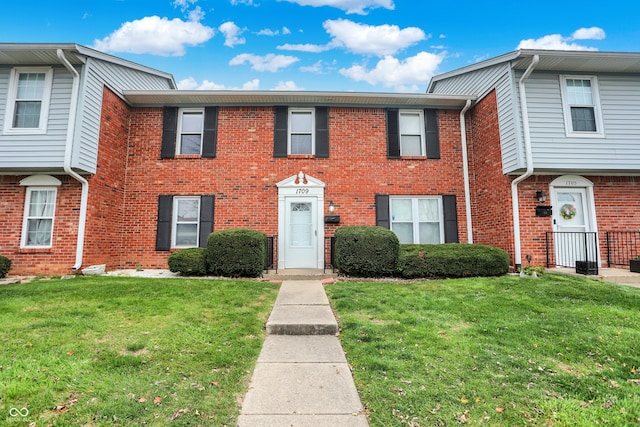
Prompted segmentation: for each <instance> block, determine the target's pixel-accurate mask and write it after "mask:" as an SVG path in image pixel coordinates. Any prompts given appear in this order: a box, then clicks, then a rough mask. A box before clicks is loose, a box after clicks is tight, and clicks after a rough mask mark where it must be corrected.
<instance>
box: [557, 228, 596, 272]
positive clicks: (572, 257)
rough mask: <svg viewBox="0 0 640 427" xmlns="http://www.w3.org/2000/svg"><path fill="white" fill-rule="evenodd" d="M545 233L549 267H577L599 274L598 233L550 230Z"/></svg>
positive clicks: (577, 268)
mask: <svg viewBox="0 0 640 427" xmlns="http://www.w3.org/2000/svg"><path fill="white" fill-rule="evenodd" d="M545 235H546V236H545V243H546V252H547V267H570V268H574V267H575V268H576V271H578V270H585V271H588V273H586V272H585V274H597V269H598V233H595V232H577V231H575V232H574V231H549V232H547V233H545ZM578 272H583V271H578Z"/></svg>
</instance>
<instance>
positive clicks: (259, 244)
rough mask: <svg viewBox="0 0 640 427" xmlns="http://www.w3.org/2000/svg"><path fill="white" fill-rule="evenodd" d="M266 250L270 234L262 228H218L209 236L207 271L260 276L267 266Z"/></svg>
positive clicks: (217, 274) (218, 274)
mask: <svg viewBox="0 0 640 427" xmlns="http://www.w3.org/2000/svg"><path fill="white" fill-rule="evenodd" d="M266 253H267V235H266V234H264V233H263V232H261V231H256V230H250V229H246V228H234V229H229V230H220V231H216V232H213V233H211V234H210V235H209V239H208V240H207V251H206V255H205V260H206V263H207V271H208V272H209V273H211V274H213V275H216V276H225V277H259V276H261V275H262V272H263V271H264V268H265V260H266Z"/></svg>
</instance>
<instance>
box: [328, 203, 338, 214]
mask: <svg viewBox="0 0 640 427" xmlns="http://www.w3.org/2000/svg"><path fill="white" fill-rule="evenodd" d="M335 210H336V207H335V206H334V205H333V200H329V212H331V213H333V212H335Z"/></svg>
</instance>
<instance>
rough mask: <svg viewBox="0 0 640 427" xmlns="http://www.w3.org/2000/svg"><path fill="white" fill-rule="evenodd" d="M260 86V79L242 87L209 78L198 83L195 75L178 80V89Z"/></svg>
mask: <svg viewBox="0 0 640 427" xmlns="http://www.w3.org/2000/svg"><path fill="white" fill-rule="evenodd" d="M259 87H260V80H259V79H253V80H250V81H248V82H246V83H244V84H243V85H242V86H241V87H227V86H225V85H222V84H218V83H215V82H210V81H209V80H203V81H202V83H198V82H197V81H196V79H194V78H193V77H187V78H186V79H184V80H180V81H179V82H178V89H180V90H257V89H258V88H259Z"/></svg>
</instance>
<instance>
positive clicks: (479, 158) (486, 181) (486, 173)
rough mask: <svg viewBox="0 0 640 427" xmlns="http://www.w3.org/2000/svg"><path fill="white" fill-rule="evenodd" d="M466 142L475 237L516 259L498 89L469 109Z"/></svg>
mask: <svg viewBox="0 0 640 427" xmlns="http://www.w3.org/2000/svg"><path fill="white" fill-rule="evenodd" d="M467 144H468V153H469V170H470V172H469V174H470V177H469V184H470V190H471V215H472V224H473V241H474V243H477V244H483V245H491V246H495V247H498V248H502V249H504V250H506V251H507V252H509V254H510V255H511V256H512V263H513V216H512V212H511V179H510V178H509V177H507V176H505V175H504V174H503V173H502V153H501V150H500V129H499V126H498V107H497V101H496V93H495V91H493V92H491V93H490V94H489V95H487V97H485V98H484V99H483V100H482V101H480V102H479V103H478V105H476V106H475V107H474V108H473V109H472V110H470V112H469V113H468V118H467Z"/></svg>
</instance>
